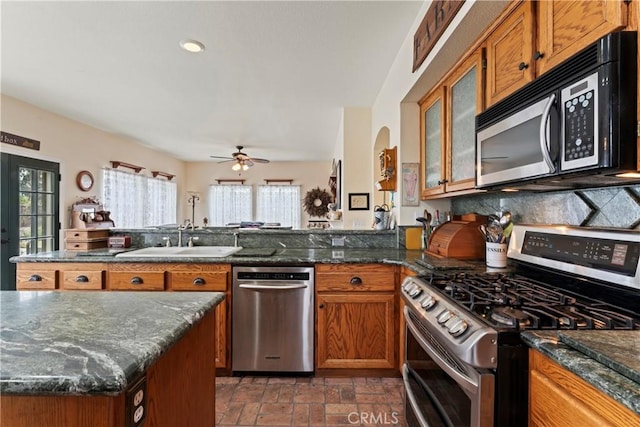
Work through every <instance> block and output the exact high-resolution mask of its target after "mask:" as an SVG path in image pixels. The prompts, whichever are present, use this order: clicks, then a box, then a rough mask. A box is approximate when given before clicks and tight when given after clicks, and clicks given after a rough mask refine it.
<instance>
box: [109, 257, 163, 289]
mask: <svg viewBox="0 0 640 427" xmlns="http://www.w3.org/2000/svg"><path fill="white" fill-rule="evenodd" d="M165 267H166V266H165V265H164V264H152V263H148V264H147V263H145V264H137V263H136V264H130V263H113V264H109V273H108V276H107V277H108V278H107V289H109V290H110V291H164V288H165V280H164V276H165Z"/></svg>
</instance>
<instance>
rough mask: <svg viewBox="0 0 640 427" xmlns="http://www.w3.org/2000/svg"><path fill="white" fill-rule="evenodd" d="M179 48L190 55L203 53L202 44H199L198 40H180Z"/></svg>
mask: <svg viewBox="0 0 640 427" xmlns="http://www.w3.org/2000/svg"><path fill="white" fill-rule="evenodd" d="M180 47H181V48H183V49H184V50H186V51H187V52H191V53H199V52H203V51H204V44H202V43H200V42H199V41H198V40H189V39H187V40H182V41H181V42H180Z"/></svg>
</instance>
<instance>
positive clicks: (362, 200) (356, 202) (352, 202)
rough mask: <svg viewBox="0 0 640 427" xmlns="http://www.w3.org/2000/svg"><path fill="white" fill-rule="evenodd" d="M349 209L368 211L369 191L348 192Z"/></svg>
mask: <svg viewBox="0 0 640 427" xmlns="http://www.w3.org/2000/svg"><path fill="white" fill-rule="evenodd" d="M349 210H350V211H368V210H369V193H349Z"/></svg>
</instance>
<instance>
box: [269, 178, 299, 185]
mask: <svg viewBox="0 0 640 427" xmlns="http://www.w3.org/2000/svg"><path fill="white" fill-rule="evenodd" d="M264 182H266V183H267V184H271V183H272V182H286V183H287V184H292V183H293V179H265V180H264Z"/></svg>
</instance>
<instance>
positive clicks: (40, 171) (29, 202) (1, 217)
mask: <svg viewBox="0 0 640 427" xmlns="http://www.w3.org/2000/svg"><path fill="white" fill-rule="evenodd" d="M59 171H60V165H59V164H58V163H53V162H47V161H44V160H37V159H31V158H28V157H22V156H16V155H11V154H6V153H2V191H1V199H2V214H0V222H1V225H2V246H1V247H2V249H1V252H2V253H1V255H2V288H3V289H15V265H13V264H11V263H10V262H9V258H11V257H12V256H14V255H30V254H37V253H41V252H49V251H54V250H57V249H58V248H59V242H58V239H59V229H60V220H59V206H60V201H59V192H60V191H59V190H60V182H59V176H60V172H59Z"/></svg>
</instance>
